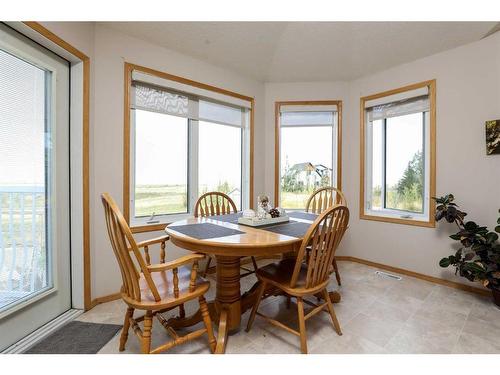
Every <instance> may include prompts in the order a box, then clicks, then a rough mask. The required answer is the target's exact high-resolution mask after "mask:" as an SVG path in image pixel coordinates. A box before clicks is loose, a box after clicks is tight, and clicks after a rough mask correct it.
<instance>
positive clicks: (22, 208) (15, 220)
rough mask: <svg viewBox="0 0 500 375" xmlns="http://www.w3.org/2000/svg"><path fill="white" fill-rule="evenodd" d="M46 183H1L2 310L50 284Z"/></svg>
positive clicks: (0, 264)
mask: <svg viewBox="0 0 500 375" xmlns="http://www.w3.org/2000/svg"><path fill="white" fill-rule="evenodd" d="M45 221H46V202H45V190H44V187H43V186H0V310H1V309H3V308H5V306H7V305H8V304H11V303H13V302H15V301H16V300H18V299H20V298H23V297H26V296H27V295H29V294H31V293H34V292H36V291H38V290H40V289H42V288H44V287H46V286H47V252H46V248H45V243H46V223H45Z"/></svg>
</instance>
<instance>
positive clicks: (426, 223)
mask: <svg viewBox="0 0 500 375" xmlns="http://www.w3.org/2000/svg"><path fill="white" fill-rule="evenodd" d="M359 218H360V219H361V220H371V221H381V222H384V223H393V224H403V225H413V226H417V227H427V228H435V227H436V222H435V220H434V216H431V217H430V218H429V219H427V220H417V219H404V218H398V217H394V216H382V215H373V214H366V213H360V215H359Z"/></svg>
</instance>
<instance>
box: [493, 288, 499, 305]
mask: <svg viewBox="0 0 500 375" xmlns="http://www.w3.org/2000/svg"><path fill="white" fill-rule="evenodd" d="M491 292H492V293H493V302H495V305H497V306H498V307H500V290H498V289H491Z"/></svg>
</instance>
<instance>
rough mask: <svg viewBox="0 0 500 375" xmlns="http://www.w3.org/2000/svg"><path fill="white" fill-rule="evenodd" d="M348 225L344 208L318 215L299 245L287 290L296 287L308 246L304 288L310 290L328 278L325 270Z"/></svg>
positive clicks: (337, 206)
mask: <svg viewBox="0 0 500 375" xmlns="http://www.w3.org/2000/svg"><path fill="white" fill-rule="evenodd" d="M348 224H349V209H348V208H347V207H346V206H342V205H336V206H333V207H330V208H328V209H327V210H326V211H324V212H323V213H322V214H320V216H319V217H318V218H317V219H316V220H315V221H314V223H313V224H312V225H311V228H309V230H308V231H307V233H306V235H305V236H304V239H303V241H302V245H301V247H300V250H299V253H298V255H297V261H296V263H295V268H294V271H293V275H292V279H291V285H290V286H291V287H294V286H295V285H296V283H297V280H298V277H299V273H300V269H301V266H302V264H303V262H304V260H305V258H306V248H307V247H308V246H310V253H309V257H308V263H307V277H306V285H305V287H306V288H314V287H316V286H318V285H319V284H321V283H323V282H324V281H326V280H327V279H328V278H329V276H330V272H329V267H330V266H331V264H332V261H333V258H334V256H335V252H336V250H337V247H338V245H339V243H340V241H341V240H342V237H343V236H344V233H345V231H346V229H347V225H348Z"/></svg>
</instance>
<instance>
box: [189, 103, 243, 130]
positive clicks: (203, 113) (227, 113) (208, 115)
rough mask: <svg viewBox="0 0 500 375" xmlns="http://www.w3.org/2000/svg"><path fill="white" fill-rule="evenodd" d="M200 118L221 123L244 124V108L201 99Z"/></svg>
mask: <svg viewBox="0 0 500 375" xmlns="http://www.w3.org/2000/svg"><path fill="white" fill-rule="evenodd" d="M198 104H199V107H198V109H199V115H198V118H199V120H201V121H211V122H217V123H221V124H228V125H234V126H242V109H241V108H237V107H232V106H228V105H224V104H220V103H215V102H210V101H206V100H200V101H199V102H198Z"/></svg>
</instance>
